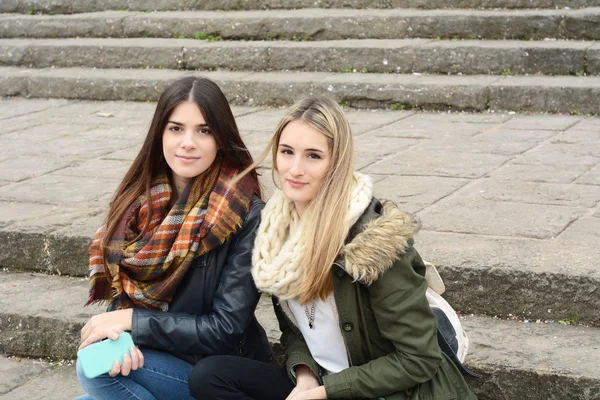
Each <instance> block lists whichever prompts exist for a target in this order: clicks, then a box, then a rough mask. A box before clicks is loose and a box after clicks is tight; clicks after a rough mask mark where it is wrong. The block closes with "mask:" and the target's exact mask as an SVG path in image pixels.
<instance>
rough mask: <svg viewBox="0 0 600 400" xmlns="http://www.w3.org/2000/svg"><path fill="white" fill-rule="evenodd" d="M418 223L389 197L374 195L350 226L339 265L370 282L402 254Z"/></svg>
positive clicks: (358, 278) (364, 281) (349, 272)
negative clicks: (380, 198)
mask: <svg viewBox="0 0 600 400" xmlns="http://www.w3.org/2000/svg"><path fill="white" fill-rule="evenodd" d="M419 227H420V224H419V222H418V221H417V220H416V218H414V217H412V216H411V215H409V214H407V213H405V212H403V211H400V209H399V208H398V207H397V206H396V205H395V204H394V203H392V202H391V201H384V202H380V201H379V200H377V199H375V198H374V199H373V200H372V201H371V204H369V206H368V207H367V208H366V209H365V212H364V213H363V214H362V216H361V217H360V218H359V219H358V221H357V222H356V223H355V224H354V226H353V227H352V228H351V230H350V233H349V235H348V239H349V240H348V243H347V244H346V246H345V247H344V249H343V254H342V255H343V262H342V266H343V268H344V269H345V270H346V272H347V273H348V274H349V275H350V276H351V277H352V278H353V279H354V280H356V281H359V282H361V283H363V284H365V285H370V284H372V283H373V282H375V281H376V280H377V279H378V278H379V277H380V276H381V275H382V274H383V273H384V272H386V271H387V270H388V269H389V268H390V267H391V266H392V265H393V264H394V261H396V259H397V258H398V257H400V256H401V255H402V254H404V252H405V250H406V248H407V247H408V246H410V245H411V244H412V237H413V236H414V235H415V233H417V231H418V230H419Z"/></svg>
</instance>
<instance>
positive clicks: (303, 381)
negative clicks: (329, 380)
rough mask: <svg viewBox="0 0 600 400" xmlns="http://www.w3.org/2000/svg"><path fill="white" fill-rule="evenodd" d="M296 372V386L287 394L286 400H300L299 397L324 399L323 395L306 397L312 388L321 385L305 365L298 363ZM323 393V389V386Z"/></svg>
mask: <svg viewBox="0 0 600 400" xmlns="http://www.w3.org/2000/svg"><path fill="white" fill-rule="evenodd" d="M295 372H296V387H295V388H294V390H292V392H291V393H290V394H289V395H288V397H287V399H286V400H301V399H325V398H327V397H326V396H324V397H306V396H307V395H308V394H309V393H308V392H310V391H312V390H314V389H316V388H319V386H320V385H321V384H320V383H319V379H318V378H317V376H316V375H315V374H314V373H313V372H312V371H311V370H310V368H308V367H307V366H306V365H298V366H296V369H295ZM323 393H325V389H324V387H323Z"/></svg>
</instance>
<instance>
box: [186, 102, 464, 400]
mask: <svg viewBox="0 0 600 400" xmlns="http://www.w3.org/2000/svg"><path fill="white" fill-rule="evenodd" d="M269 147H271V148H272V152H273V160H274V166H275V172H277V176H278V178H279V186H280V190H277V191H276V193H275V194H274V195H273V197H272V198H271V199H270V200H269V201H268V202H267V205H266V206H265V209H264V210H263V212H262V220H261V224H260V227H259V229H258V233H257V237H256V240H255V247H254V251H253V257H252V276H253V278H254V281H255V283H256V285H257V287H258V288H259V289H260V290H261V291H263V292H265V293H269V294H271V295H273V300H274V305H275V311H276V314H277V318H278V320H279V325H280V328H281V331H282V336H281V343H282V344H283V346H284V348H285V353H286V356H287V361H286V367H285V368H281V367H278V366H276V365H272V364H266V363H260V362H257V361H254V360H242V359H240V358H236V357H230V356H214V357H209V358H206V359H204V360H202V361H200V362H199V363H198V364H197V365H196V366H195V367H194V369H193V371H192V373H191V374H190V377H189V385H190V389H191V393H192V395H193V396H194V397H195V398H198V399H199V398H203V399H208V398H211V399H222V400H228V399H257V400H259V399H260V400H263V399H267V400H268V399H273V400H276V399H281V400H283V399H287V400H301V399H355V398H385V399H388V400H396V399H407V398H410V399H475V398H476V397H475V395H474V394H473V393H472V392H471V391H470V390H469V388H468V386H467V384H466V383H465V381H464V379H463V377H462V376H461V374H460V372H459V370H458V369H457V367H456V366H455V365H454V364H453V363H452V361H450V359H449V358H448V357H447V356H446V355H445V354H444V353H443V352H442V351H441V350H440V347H439V345H438V341H437V329H436V322H435V319H434V315H433V313H432V310H431V308H430V307H429V305H428V302H427V300H426V296H425V292H426V290H427V282H426V280H425V278H424V274H425V265H424V263H423V261H422V259H421V257H420V256H419V254H418V253H417V251H416V250H415V249H414V248H413V239H412V237H413V235H414V234H415V232H416V230H417V224H416V223H415V222H414V221H413V219H411V218H410V216H408V215H407V214H405V213H403V212H401V211H400V210H398V208H397V207H396V206H395V205H394V204H392V203H385V202H383V203H382V202H380V201H379V200H377V199H376V198H374V197H373V193H372V182H371V179H370V178H369V177H368V176H366V175H363V174H360V173H357V172H354V156H353V141H352V133H351V129H350V124H349V123H348V120H347V119H346V117H345V115H344V113H343V111H342V110H341V108H340V107H339V106H338V105H337V104H336V103H335V102H333V101H332V100H330V99H328V98H325V97H310V98H307V99H304V100H302V101H300V102H298V103H296V104H295V105H294V106H292V107H291V109H290V111H289V112H288V114H287V115H286V116H285V117H284V119H283V120H282V121H281V123H280V124H279V126H278V128H277V130H276V132H275V134H274V136H273V138H272V140H271V142H270V145H269ZM267 153H268V148H267V149H266V150H265V152H264V153H263V155H262V156H261V157H260V158H259V160H258V161H257V163H259V162H260V161H262V160H263V159H264V157H265V156H266V154H267ZM255 166H256V163H255V164H253V166H251V168H253V167H255ZM251 168H250V169H248V170H247V171H250V170H251Z"/></svg>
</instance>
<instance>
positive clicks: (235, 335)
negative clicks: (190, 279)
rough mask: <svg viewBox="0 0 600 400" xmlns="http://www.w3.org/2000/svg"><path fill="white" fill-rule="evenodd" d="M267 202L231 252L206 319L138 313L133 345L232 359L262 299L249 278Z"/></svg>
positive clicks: (256, 206) (257, 209)
mask: <svg viewBox="0 0 600 400" xmlns="http://www.w3.org/2000/svg"><path fill="white" fill-rule="evenodd" d="M263 207H264V203H262V202H260V203H258V202H257V203H255V204H253V205H252V207H251V209H250V211H249V212H248V214H247V215H246V218H245V219H244V222H243V224H242V227H241V228H240V230H239V231H238V232H237V233H236V235H235V236H233V237H232V238H231V239H229V240H235V243H233V245H232V246H231V247H230V253H229V254H228V256H227V262H226V265H225V266H224V269H223V272H222V275H221V278H220V280H219V284H218V287H217V289H216V291H215V294H214V297H213V304H212V310H211V312H210V313H208V314H205V315H193V314H186V313H169V312H161V311H153V310H145V309H134V311H133V320H132V336H133V341H134V343H135V344H137V345H146V346H149V347H153V348H158V349H162V350H166V351H170V352H173V353H184V354H202V355H213V354H229V353H231V352H233V351H234V350H235V347H236V346H237V344H238V343H239V341H240V340H241V338H242V335H243V333H244V330H245V328H246V326H247V324H248V322H249V321H250V319H251V318H252V315H253V314H254V311H255V309H256V305H257V304H258V301H259V298H260V295H259V293H258V290H257V289H256V286H255V285H254V281H253V280H252V274H251V267H252V265H251V259H252V248H253V246H254V238H255V236H256V231H257V229H258V226H259V224H260V212H261V211H262V208H263Z"/></svg>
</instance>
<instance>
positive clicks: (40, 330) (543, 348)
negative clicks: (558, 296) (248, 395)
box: [0, 272, 600, 400]
mask: <svg viewBox="0 0 600 400" xmlns="http://www.w3.org/2000/svg"><path fill="white" fill-rule="evenodd" d="M0 289H1V290H2V293H3V296H2V297H1V298H0V306H1V307H0V309H1V310H2V311H1V312H0V329H1V331H2V335H0V353H3V354H8V355H20V356H29V357H59V358H74V357H75V353H76V348H77V343H78V336H79V330H80V329H81V326H82V325H83V324H84V323H85V322H86V321H87V320H88V319H89V317H90V316H91V315H93V314H95V313H99V312H102V309H100V308H98V307H95V306H94V307H90V308H83V307H82V304H83V302H84V301H85V299H86V293H87V289H88V283H87V282H86V281H85V280H84V279H82V278H66V277H57V276H48V275H40V274H13V273H6V272H0ZM32 293H37V294H42V293H43V296H32V295H31V294H32ZM257 317H258V318H259V321H260V322H261V324H263V326H264V327H265V329H266V330H267V335H268V336H269V339H270V341H271V342H272V343H277V342H278V338H279V333H278V328H277V323H276V321H275V317H274V314H273V311H272V307H271V300H270V299H269V298H268V297H263V299H262V300H261V302H260V304H259V307H258V309H257ZM463 324H464V326H465V329H466V330H467V332H468V334H469V337H470V342H471V344H470V353H469V356H468V358H467V365H468V366H469V367H470V368H472V369H473V370H475V371H476V372H478V373H480V374H482V375H483V377H482V379H479V380H470V381H469V383H470V384H471V385H472V387H473V389H474V390H475V391H476V392H477V394H478V396H479V398H481V399H489V400H496V399H497V400H501V399H516V398H524V397H523V396H524V393H525V392H526V393H527V398H528V399H531V400H538V399H539V400H559V399H560V400H562V399H565V398H569V399H582V400H588V399H590V400H591V399H596V398H597V397H595V396H597V394H598V393H599V392H600V365H599V364H598V362H597V360H598V359H599V358H600V346H599V345H598V343H599V342H600V329H598V328H592V327H586V326H563V325H561V324H558V323H539V324H538V323H532V322H529V323H525V322H523V321H519V320H509V321H507V320H500V319H496V318H489V317H481V316H466V317H463ZM18 367H19V366H14V368H18ZM8 368H11V365H8ZM21 371H22V369H21ZM64 378H65V375H64V374H62V379H64Z"/></svg>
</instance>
